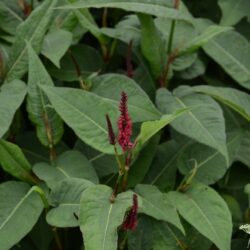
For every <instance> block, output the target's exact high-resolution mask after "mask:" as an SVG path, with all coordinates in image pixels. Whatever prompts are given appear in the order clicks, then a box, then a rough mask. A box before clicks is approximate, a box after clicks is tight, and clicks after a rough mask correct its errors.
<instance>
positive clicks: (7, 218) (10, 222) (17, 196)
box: [0, 181, 43, 250]
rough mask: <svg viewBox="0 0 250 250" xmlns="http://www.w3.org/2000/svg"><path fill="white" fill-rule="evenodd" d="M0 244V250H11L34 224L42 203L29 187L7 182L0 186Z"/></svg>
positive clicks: (41, 208)
mask: <svg viewBox="0 0 250 250" xmlns="http://www.w3.org/2000/svg"><path fill="white" fill-rule="evenodd" d="M0 199H1V203H0V242H1V249H3V250H8V249H11V248H12V247H13V246H14V245H15V244H17V243H18V242H19V241H20V240H21V239H22V238H23V237H24V236H25V235H26V234H28V233H29V232H30V231H31V229H32V228H33V226H34V225H35V224H36V222H37V220H38V218H39V216H40V214H41V212H42V210H43V202H42V200H41V198H40V196H39V194H38V193H37V192H36V191H35V190H34V189H33V188H31V189H30V190H29V185H27V184H25V183H21V182H14V181H9V182H5V183H2V184H1V185H0Z"/></svg>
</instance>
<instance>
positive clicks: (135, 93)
mask: <svg viewBox="0 0 250 250" xmlns="http://www.w3.org/2000/svg"><path fill="white" fill-rule="evenodd" d="M98 79H99V80H98V82H99V83H100V84H99V85H98V86H96V88H95V87H94V88H93V91H94V92H95V93H96V94H98V95H96V94H93V93H90V92H87V91H83V90H78V89H72V88H55V87H47V86H46V87H45V86H41V87H42V89H43V90H44V91H45V93H46V94H47V96H48V97H49V99H50V101H51V103H52V105H53V107H54V108H55V109H56V111H57V112H58V114H59V115H60V116H61V117H62V119H63V120H64V121H65V122H66V123H67V124H68V125H69V126H70V127H71V128H72V129H73V130H74V131H75V133H76V134H77V135H78V136H79V137H80V139H82V140H83V141H84V142H86V143H87V144H89V145H90V146H92V147H94V148H95V149H97V150H99V151H102V152H104V153H109V154H113V153H114V149H113V146H112V145H110V144H109V141H108V132H107V125H106V120H105V114H106V113H109V115H110V117H111V120H112V121H117V119H118V116H119V112H118V106H119V99H120V93H121V91H122V90H123V89H124V87H125V85H126V93H127V94H128V98H129V100H128V108H129V112H130V114H131V117H132V120H133V122H139V121H144V120H150V119H155V118H156V119H157V118H158V117H159V112H158V111H157V109H156V108H155V107H154V106H153V104H152V103H151V102H150V100H149V98H148V97H147V96H146V94H145V93H144V92H143V91H142V90H141V89H140V88H139V87H138V86H136V85H135V84H134V82H133V81H132V80H130V81H129V80H128V78H126V77H122V76H121V77H118V76H114V77H112V75H111V76H109V75H108V76H104V77H100V78H98ZM114 82H116V83H117V85H114ZM96 83H97V82H96ZM93 110H94V112H93Z"/></svg>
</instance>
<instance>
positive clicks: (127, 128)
mask: <svg viewBox="0 0 250 250" xmlns="http://www.w3.org/2000/svg"><path fill="white" fill-rule="evenodd" d="M127 102H128V96H127V94H126V93H125V92H124V91H123V92H122V93H121V101H120V106H119V110H120V112H121V114H120V117H119V119H118V130H119V134H118V143H119V144H120V146H121V147H122V149H123V152H126V151H127V150H128V149H130V148H132V145H133V144H132V143H131V141H130V137H131V135H132V121H131V119H130V116H129V113H128V106H127Z"/></svg>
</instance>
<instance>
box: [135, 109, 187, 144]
mask: <svg viewBox="0 0 250 250" xmlns="http://www.w3.org/2000/svg"><path fill="white" fill-rule="evenodd" d="M185 112H187V109H179V110H176V111H175V113H174V114H172V115H164V116H162V117H161V119H160V120H157V121H149V122H144V123H142V125H141V131H140V134H139V136H138V142H137V145H138V147H141V146H142V145H144V144H145V143H146V142H147V141H148V140H149V139H150V138H151V137H153V136H154V135H155V134H157V133H158V132H159V131H160V130H161V129H163V128H164V127H165V126H167V125H168V124H169V123H170V122H172V121H174V120H175V119H177V118H178V117H180V116H182V115H184V114H185Z"/></svg>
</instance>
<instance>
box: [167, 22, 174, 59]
mask: <svg viewBox="0 0 250 250" xmlns="http://www.w3.org/2000/svg"><path fill="white" fill-rule="evenodd" d="M175 26H176V20H173V21H172V23H171V28H170V34H169V39H168V51H167V52H168V55H170V54H171V52H172V47H173V40H174V31H175Z"/></svg>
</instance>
